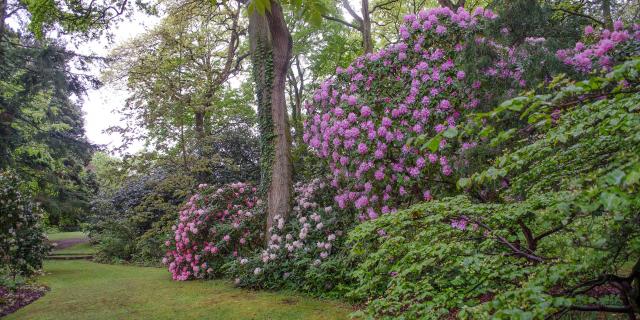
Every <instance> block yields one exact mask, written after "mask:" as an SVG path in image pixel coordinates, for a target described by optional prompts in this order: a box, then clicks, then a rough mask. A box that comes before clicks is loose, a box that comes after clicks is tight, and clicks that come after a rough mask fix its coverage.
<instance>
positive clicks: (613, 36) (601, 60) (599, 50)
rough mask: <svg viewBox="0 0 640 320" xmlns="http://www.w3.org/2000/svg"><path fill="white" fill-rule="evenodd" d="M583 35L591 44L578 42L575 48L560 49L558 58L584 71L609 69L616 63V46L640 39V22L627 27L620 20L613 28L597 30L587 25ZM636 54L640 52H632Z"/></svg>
mask: <svg viewBox="0 0 640 320" xmlns="http://www.w3.org/2000/svg"><path fill="white" fill-rule="evenodd" d="M583 35H584V38H585V39H586V41H588V42H590V43H589V44H585V43H583V42H578V43H576V45H575V47H574V48H573V49H565V50H558V51H557V52H556V56H557V57H558V59H560V60H561V61H562V62H564V63H566V64H568V65H570V66H572V67H574V68H575V69H576V70H578V71H580V72H584V73H589V72H591V71H594V70H600V69H604V70H607V71H608V70H610V69H611V67H613V65H614V64H615V63H616V59H615V57H614V54H615V52H616V48H619V47H620V46H622V45H625V44H626V43H628V42H630V41H634V42H638V41H640V24H637V23H636V24H634V25H633V26H632V27H631V28H628V29H625V28H624V25H623V23H622V21H619V20H618V21H616V22H615V23H614V25H613V30H607V29H605V30H602V31H601V32H596V31H595V30H594V28H593V27H591V26H587V27H586V28H585V29H584V33H583ZM634 54H635V55H637V54H640V52H635V53H631V55H634Z"/></svg>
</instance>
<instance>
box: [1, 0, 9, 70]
mask: <svg viewBox="0 0 640 320" xmlns="http://www.w3.org/2000/svg"><path fill="white" fill-rule="evenodd" d="M8 5H9V0H0V43H1V42H2V41H4V32H5V28H6V25H5V22H4V20H5V19H6V18H7V6H8ZM3 64H4V49H2V46H0V65H3Z"/></svg>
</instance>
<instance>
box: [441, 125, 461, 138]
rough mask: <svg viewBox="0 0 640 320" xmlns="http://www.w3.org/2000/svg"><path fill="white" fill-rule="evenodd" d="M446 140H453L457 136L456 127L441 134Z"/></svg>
mask: <svg viewBox="0 0 640 320" xmlns="http://www.w3.org/2000/svg"><path fill="white" fill-rule="evenodd" d="M442 135H443V136H445V137H446V138H455V137H456V136H457V135H458V129H456V127H450V128H449V129H447V130H445V131H444V132H443V133H442Z"/></svg>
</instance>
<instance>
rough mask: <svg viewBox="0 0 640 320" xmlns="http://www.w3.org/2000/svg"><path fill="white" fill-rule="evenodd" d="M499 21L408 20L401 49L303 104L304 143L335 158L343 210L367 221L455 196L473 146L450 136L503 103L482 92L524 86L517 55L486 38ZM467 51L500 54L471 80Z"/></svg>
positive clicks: (442, 15)
mask: <svg viewBox="0 0 640 320" xmlns="http://www.w3.org/2000/svg"><path fill="white" fill-rule="evenodd" d="M493 18H495V14H493V13H492V12H491V11H490V10H484V9H482V8H479V9H477V10H476V11H475V12H474V13H473V14H470V13H468V12H467V11H465V10H464V9H462V8H461V9H459V10H458V11H457V12H453V11H451V10H450V9H448V8H438V9H432V10H429V11H421V12H420V13H419V14H418V15H409V16H406V17H405V24H404V25H403V26H402V27H401V29H400V42H399V43H398V44H395V45H392V46H390V47H388V48H385V49H382V50H381V51H379V52H376V53H373V54H367V55H366V56H363V57H360V58H358V59H356V60H355V61H354V62H353V63H352V64H351V65H350V66H349V67H348V68H346V69H341V68H338V70H336V72H337V76H336V78H332V79H329V80H327V81H325V82H324V83H323V84H321V86H320V89H318V90H317V91H316V92H315V94H314V97H313V102H307V103H306V110H307V113H308V115H309V119H308V120H307V121H306V122H305V124H304V126H305V133H304V137H303V138H304V141H305V142H306V143H308V144H309V146H310V147H311V148H312V149H313V150H315V152H317V154H318V155H319V156H320V157H322V158H326V159H328V160H329V165H330V169H331V170H332V174H333V180H332V181H331V186H333V187H334V188H337V189H339V190H340V193H339V194H337V195H336V196H335V201H336V203H337V205H338V207H339V208H346V207H347V206H349V205H353V206H354V207H355V208H356V209H358V210H359V212H360V216H359V217H360V219H361V220H366V219H375V218H377V217H378V216H379V215H380V214H385V213H389V212H392V211H395V210H396V209H397V208H398V207H400V206H402V205H403V204H405V203H407V202H411V201H416V200H431V199H432V197H433V195H434V193H435V190H434V189H440V190H444V191H446V190H451V186H454V185H455V180H456V179H455V170H456V169H457V168H460V167H464V166H465V163H464V162H465V160H464V158H463V157H462V156H461V155H462V154H463V153H464V151H465V150H467V149H470V148H473V147H474V146H475V143H474V142H473V141H463V142H460V143H459V142H458V141H455V140H453V139H451V138H454V137H455V136H456V135H457V131H456V129H455V126H456V124H457V123H458V122H459V121H460V120H461V119H462V117H463V116H464V114H466V113H468V112H472V111H473V110H477V109H479V108H480V107H482V105H483V103H486V102H488V101H491V100H493V99H495V98H496V97H498V95H496V94H491V93H490V92H489V90H488V89H487V90H485V88H489V87H492V86H495V85H500V86H501V87H506V88H519V87H522V86H525V85H526V82H525V81H524V80H523V78H522V71H521V70H520V68H518V66H517V63H518V55H519V54H520V53H519V52H518V50H514V49H510V48H506V47H503V46H501V45H499V44H497V43H495V42H493V41H491V40H490V39H487V38H484V37H483V36H482V30H483V28H484V27H485V25H486V24H487V23H488V22H489V21H490V20H491V19H493ZM470 45H473V46H482V47H484V48H485V49H486V50H490V51H491V52H492V53H493V56H494V58H493V59H492V60H491V63H490V64H485V65H483V66H480V67H479V68H480V72H474V77H473V79H472V78H471V77H470V76H469V74H468V73H469V72H467V71H465V70H468V68H466V67H465V65H464V63H465V61H464V59H463V55H462V54H461V52H462V51H463V50H465V49H466V48H467V47H469V46H470ZM471 69H473V68H471ZM501 92H507V93H513V92H512V91H511V92H510V91H508V90H504V88H503V90H502V91H501Z"/></svg>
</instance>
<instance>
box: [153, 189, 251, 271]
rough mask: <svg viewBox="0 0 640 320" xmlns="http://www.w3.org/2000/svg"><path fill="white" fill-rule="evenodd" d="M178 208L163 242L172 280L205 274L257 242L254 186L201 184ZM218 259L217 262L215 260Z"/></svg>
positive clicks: (165, 260) (246, 250)
mask: <svg viewBox="0 0 640 320" xmlns="http://www.w3.org/2000/svg"><path fill="white" fill-rule="evenodd" d="M199 189H200V190H199V192H198V193H196V194H195V195H193V196H192V197H191V198H190V199H189V201H188V202H187V203H186V204H185V205H184V207H183V209H182V210H181V211H180V216H179V221H178V223H177V224H176V225H175V226H173V227H172V230H173V231H174V236H173V238H172V239H170V240H167V241H166V243H165V245H166V246H167V247H168V251H167V253H166V255H165V258H164V259H163V263H164V264H165V265H168V267H169V271H170V272H171V274H172V276H173V279H174V280H181V281H184V280H188V279H195V278H204V277H206V276H207V275H210V274H213V273H215V272H216V271H219V270H215V265H220V264H221V262H222V261H224V260H225V259H227V258H229V257H234V258H235V257H238V256H239V255H240V254H242V253H243V252H250V251H251V249H252V248H253V246H254V245H256V244H259V243H260V226H261V225H262V224H261V223H260V221H261V220H260V217H259V215H260V213H259V212H256V210H255V206H256V205H257V204H259V200H258V199H257V197H256V188H254V187H252V186H250V185H247V184H244V183H239V182H238V183H233V184H230V185H227V186H225V187H223V188H218V189H215V188H212V187H209V186H207V185H200V186H199ZM216 262H217V263H216Z"/></svg>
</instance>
